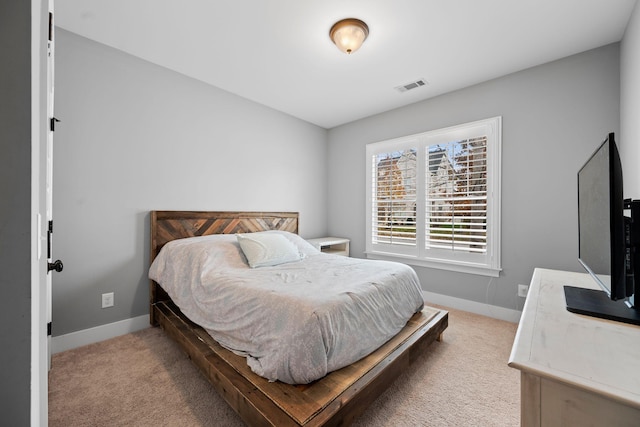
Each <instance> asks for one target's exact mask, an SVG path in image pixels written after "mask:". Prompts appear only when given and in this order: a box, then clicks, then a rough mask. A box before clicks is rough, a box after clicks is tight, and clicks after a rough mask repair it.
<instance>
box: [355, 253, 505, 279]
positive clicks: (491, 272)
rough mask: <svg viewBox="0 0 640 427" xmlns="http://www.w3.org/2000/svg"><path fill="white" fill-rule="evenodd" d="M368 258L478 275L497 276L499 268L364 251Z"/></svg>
mask: <svg viewBox="0 0 640 427" xmlns="http://www.w3.org/2000/svg"><path fill="white" fill-rule="evenodd" d="M365 256H366V257H367V258H368V259H379V260H384V261H396V262H402V263H404V264H409V265H415V266H417V267H428V268H437V269H439V270H448V271H456V272H458V273H467V274H477V275H480V276H489V277H499V276H500V271H502V269H501V268H492V267H487V266H485V265H483V264H474V263H462V262H446V261H441V260H428V259H421V258H416V257H412V256H407V255H399V254H392V253H387V252H365Z"/></svg>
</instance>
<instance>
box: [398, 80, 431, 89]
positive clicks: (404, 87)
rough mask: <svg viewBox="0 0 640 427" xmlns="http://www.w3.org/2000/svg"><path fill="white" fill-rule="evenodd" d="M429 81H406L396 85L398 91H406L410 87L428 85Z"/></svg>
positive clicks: (415, 87)
mask: <svg viewBox="0 0 640 427" xmlns="http://www.w3.org/2000/svg"><path fill="white" fill-rule="evenodd" d="M428 84H429V82H428V81H427V80H426V79H420V80H416V81H415V82H411V83H407V84H404V85H402V86H396V90H397V91H398V92H406V91H408V90H411V89H417V88H419V87H422V86H426V85H428Z"/></svg>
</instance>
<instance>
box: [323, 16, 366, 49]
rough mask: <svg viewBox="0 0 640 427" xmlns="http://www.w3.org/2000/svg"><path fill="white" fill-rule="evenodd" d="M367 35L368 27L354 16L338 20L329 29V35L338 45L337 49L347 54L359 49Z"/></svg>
mask: <svg viewBox="0 0 640 427" xmlns="http://www.w3.org/2000/svg"><path fill="white" fill-rule="evenodd" d="M368 35H369V27H368V26H367V24H365V23H364V22H363V21H361V20H359V19H355V18H348V19H343V20H341V21H338V22H336V23H335V24H333V27H331V31H329V37H331V40H332V41H333V42H334V43H335V45H336V46H338V49H340V50H341V51H343V52H344V53H346V54H348V55H350V54H352V53H353V52H355V51H356V50H358V49H360V46H362V43H364V41H365V39H366V38H367V36H368Z"/></svg>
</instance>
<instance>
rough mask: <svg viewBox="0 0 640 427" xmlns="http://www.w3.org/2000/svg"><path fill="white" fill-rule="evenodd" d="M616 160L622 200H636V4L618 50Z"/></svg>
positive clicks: (639, 195)
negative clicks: (621, 180) (621, 176)
mask: <svg viewBox="0 0 640 427" xmlns="http://www.w3.org/2000/svg"><path fill="white" fill-rule="evenodd" d="M618 140H619V143H620V157H621V158H622V168H623V171H624V192H625V197H628V198H633V199H640V3H636V6H635V8H634V10H633V13H632V15H631V19H630V20H629V24H628V25H627V30H626V31H625V34H624V38H623V39H622V43H621V47H620V138H618Z"/></svg>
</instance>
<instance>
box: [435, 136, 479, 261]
mask: <svg viewBox="0 0 640 427" xmlns="http://www.w3.org/2000/svg"><path fill="white" fill-rule="evenodd" d="M426 161H427V170H428V171H429V173H428V174H427V177H426V179H427V187H426V188H427V195H426V199H427V203H426V210H427V212H426V218H427V225H426V235H427V236H426V239H425V245H426V247H427V248H437V249H449V250H452V251H461V252H470V253H486V251H487V138H486V136H481V137H477V138H470V139H465V140H462V141H452V142H449V143H446V144H439V145H432V146H430V147H428V149H427V156H426Z"/></svg>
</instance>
